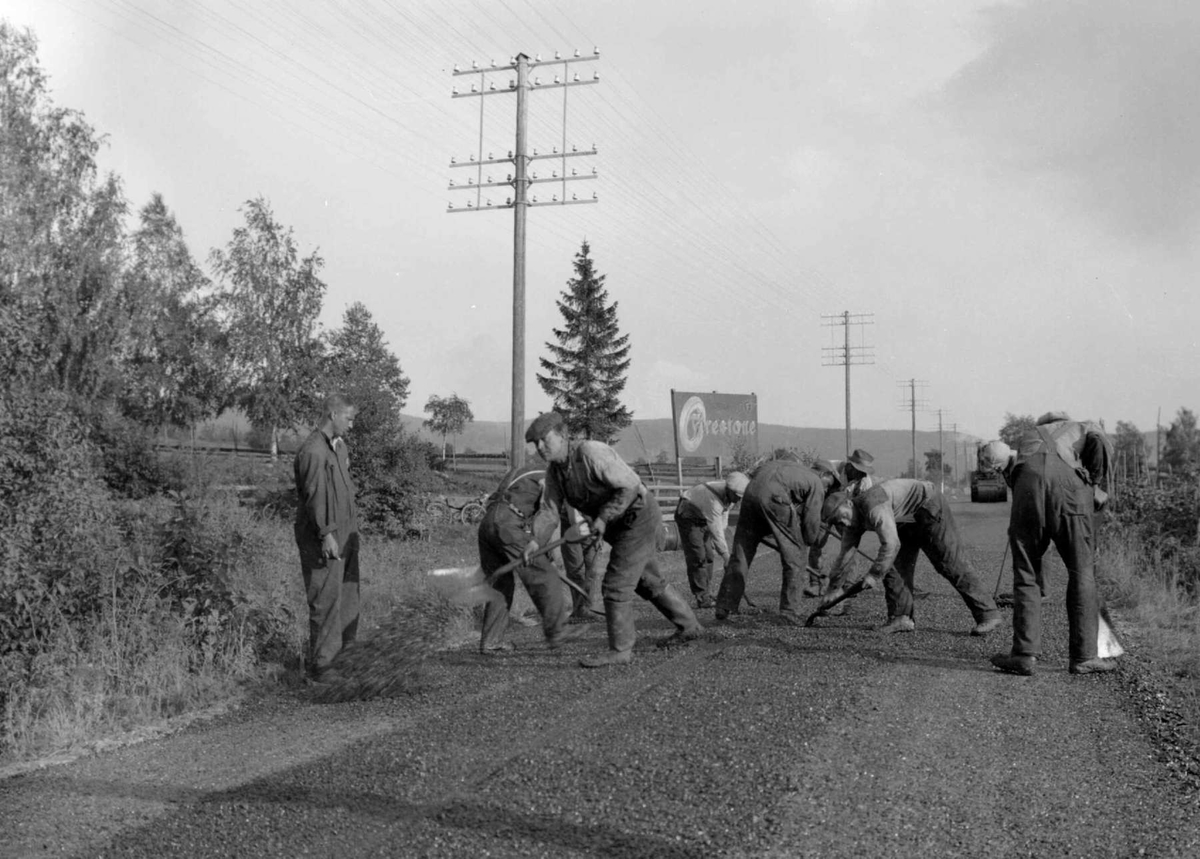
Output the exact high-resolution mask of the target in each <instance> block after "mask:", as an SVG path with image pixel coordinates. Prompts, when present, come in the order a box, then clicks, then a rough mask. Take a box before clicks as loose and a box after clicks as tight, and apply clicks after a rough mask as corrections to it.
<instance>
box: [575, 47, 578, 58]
mask: <svg viewBox="0 0 1200 859" xmlns="http://www.w3.org/2000/svg"><path fill="white" fill-rule="evenodd" d="M575 56H577V57H578V56H579V48H576V49H575Z"/></svg>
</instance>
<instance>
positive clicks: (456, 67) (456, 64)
mask: <svg viewBox="0 0 1200 859" xmlns="http://www.w3.org/2000/svg"><path fill="white" fill-rule="evenodd" d="M454 71H458V63H455V64H454Z"/></svg>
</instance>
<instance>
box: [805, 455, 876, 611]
mask: <svg viewBox="0 0 1200 859" xmlns="http://www.w3.org/2000/svg"><path fill="white" fill-rule="evenodd" d="M821 467H824V464H823V461H822V460H818V461H817V462H814V463H813V468H814V469H819V468H821ZM874 474H875V457H873V456H871V454H869V453H867V452H866V451H865V450H863V449H862V448H861V447H859V448H855V449H854V452H853V453H851V454H850V456H849V457H847V458H846V460H845V461H843V462H839V463H838V464H837V466H836V467H834V469H833V487H832V488H834V489H837V490H839V491H841V492H845V493H846V494H847V495H849V496H850V497H851V498H855V497H857V496H858V495H860V494H862V493H863V492H866V491H867V490H868V489H870V488H871V487H872V486H874V485H875V478H874V476H873V475H874ZM828 541H829V529H828V528H822V529H821V536H820V537H818V538H817V541H816V542H815V543H813V544H812V546H811V547H810V548H809V550H808V587H806V588H805V589H804V595H805V596H806V597H819V596H821V594H823V593H825V591H827V590H828V589H829V584H830V582H829V576H828V575H827V574H825V573H823V572H822V571H821V555H822V553H824V551H825V544H826V543H827V542H828ZM834 584H835V585H836V584H837V583H836V582H835V583H834ZM844 605H845V604H844V603H843V606H844ZM844 610H845V609H844V608H843V611H844Z"/></svg>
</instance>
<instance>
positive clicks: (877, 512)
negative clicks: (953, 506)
mask: <svg viewBox="0 0 1200 859" xmlns="http://www.w3.org/2000/svg"><path fill="white" fill-rule="evenodd" d="M821 517H822V519H823V520H824V521H825V522H827V523H829V524H831V525H836V526H839V527H840V528H841V530H842V549H841V552H840V553H839V555H838V557H837V560H835V561H834V563H833V571H832V573H831V578H832V580H833V581H835V582H841V581H842V579H843V577H844V570H845V568H846V567H848V565H849V563H850V560H851V559H852V558H853V557H854V553H855V552H856V551H857V550H858V544H859V542H860V541H861V540H862V537H863V534H864V533H866V532H867V531H874V532H875V534H876V535H877V536H878V537H879V554H878V555H876V557H875V561H874V562H873V563H872V564H871V567H870V569H869V570H867V576H868V579H867V580H865V581H873V580H874V581H877V580H879V579H882V580H883V585H884V596H885V599H886V601H887V607H888V619H887V622H886V623H884V624H883V625H882V626H880V627H879V631H880V632H883V633H893V632H912V631H913V630H914V629H916V623H915V621H914V620H913V573H914V571H915V570H916V566H917V556H918V554H919V553H920V552H924V553H925V556H926V557H927V558H929V561H930V563H932V564H933V568H934V569H935V570H937V571H938V573H939V574H940V575H941V576H942V577H943V578H944V579H946V580H947V581H948V582H950V584H952V585H954V589H955V590H957V591H958V593H959V595H960V596H962V599H963V602H964V603H966V605H967V608H968V609H970V611H971V615H972V617H974V619H975V626H974V627H972V629H971V635H987V634H988V633H989V632H991V631H992V630H994V629H996V627H998V626H999V625H1000V623H1001V619H1000V611H999V609H997V608H996V601H995V600H994V599H993V598H992V597H991V595H989V594H988V592H987V588H985V587H984V586H983V583H982V582H981V581H980V579H979V576H978V575H977V574H976V572H975V569H974V567H973V566H972V565H971V562H970V560H969V559H968V558H967V555H966V552H965V551H963V548H964V547H963V544H962V540H961V538H960V537H959V535H958V527H957V525H956V524H955V522H954V516H953V514H952V513H951V512H950V507H949V505H948V504H946V502H945V500H944V499H943V498H942V495H941V493H939V492H938V491H937V490H935V489H934V488H933V484H932V483H930V482H929V481H927V480H912V479H909V478H896V479H894V480H885V481H883V482H882V483H879V484H876V485H875V486H873V487H871V488H870V489H868V490H867V491H866V492H864V493H862V494H861V495H859V496H858V497H857V498H854V499H851V498H850V496H849V495H847V494H846V493H844V492H838V493H835V494H833V495H831V496H830V497H829V498H828V499H826V501H825V505H824V508H823V510H822V511H821ZM893 564H894V565H895V566H893ZM846 590H847V589H843V588H842V587H841V586H840V585H839V586H838V587H835V588H833V589H832V590H830V591H829V593H827V594H826V595H825V597H824V598H823V599H822V600H821V608H825V607H826V606H830V605H832V604H834V603H836V602H839V601H840V598H841V597H842V596H843V594H844V593H845V592H846Z"/></svg>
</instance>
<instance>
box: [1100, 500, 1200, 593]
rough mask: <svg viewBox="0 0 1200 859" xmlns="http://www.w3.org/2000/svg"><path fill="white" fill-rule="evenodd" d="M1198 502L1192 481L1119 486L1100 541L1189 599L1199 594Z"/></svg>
mask: <svg viewBox="0 0 1200 859" xmlns="http://www.w3.org/2000/svg"><path fill="white" fill-rule="evenodd" d="M1198 518H1200V499H1198V498H1197V486H1196V482H1195V481H1194V480H1179V481H1174V482H1166V483H1162V484H1160V485H1158V486H1154V485H1151V484H1145V485H1140V486H1139V485H1130V486H1123V487H1122V488H1121V491H1120V492H1119V493H1118V494H1117V496H1116V497H1115V498H1114V499H1113V501H1112V503H1111V504H1110V505H1109V507H1108V508H1107V509H1106V511H1105V521H1106V528H1105V532H1104V533H1103V535H1102V536H1103V539H1104V540H1105V541H1107V542H1109V543H1113V542H1115V543H1120V544H1122V545H1123V546H1124V547H1125V549H1126V550H1132V551H1134V552H1135V553H1136V554H1137V555H1138V556H1139V557H1140V558H1141V560H1142V563H1143V564H1145V565H1146V566H1147V567H1149V568H1150V569H1152V570H1156V571H1159V572H1160V573H1161V572H1162V571H1163V570H1165V569H1168V568H1169V570H1170V575H1169V576H1168V577H1167V578H1170V579H1171V580H1172V581H1175V582H1176V583H1177V585H1178V586H1179V587H1182V588H1184V589H1185V590H1186V591H1187V592H1188V593H1190V594H1196V593H1197V591H1198V590H1200V546H1198V545H1197V536H1198V534H1197V528H1198V525H1200V522H1198V521H1197V520H1198Z"/></svg>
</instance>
